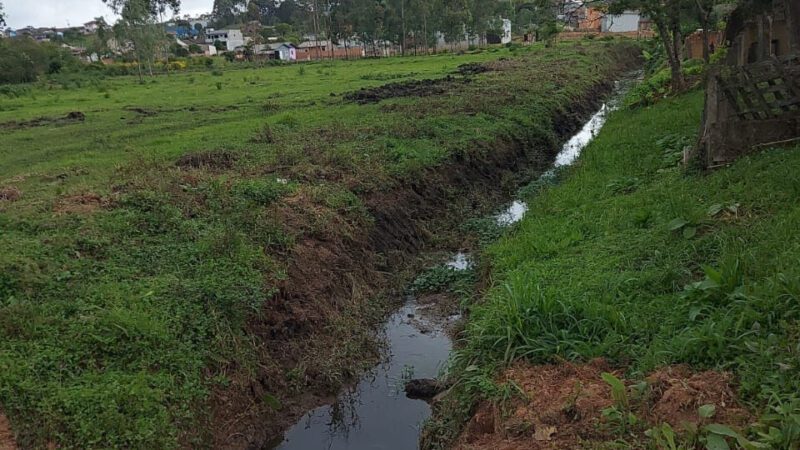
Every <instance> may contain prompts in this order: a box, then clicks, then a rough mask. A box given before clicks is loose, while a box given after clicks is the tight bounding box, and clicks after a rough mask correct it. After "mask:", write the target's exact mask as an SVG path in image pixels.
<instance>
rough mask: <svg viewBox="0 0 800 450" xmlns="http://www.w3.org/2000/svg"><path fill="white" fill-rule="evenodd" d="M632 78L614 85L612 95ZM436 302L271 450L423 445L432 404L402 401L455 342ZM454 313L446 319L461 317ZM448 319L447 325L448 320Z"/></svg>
mask: <svg viewBox="0 0 800 450" xmlns="http://www.w3.org/2000/svg"><path fill="white" fill-rule="evenodd" d="M634 80H635V77H630V79H629V80H627V81H623V82H617V88H616V90H615V96H614V97H615V98H616V99H621V98H622V93H624V91H625V89H627V87H628V86H630V84H631V83H632V82H633V81H634ZM614 109H616V104H615V103H614V102H613V101H612V102H609V103H607V104H604V105H603V107H602V108H600V110H599V111H598V112H597V113H595V115H594V116H592V118H591V119H590V120H589V121H588V122H587V123H586V124H585V125H584V126H583V128H582V129H581V130H580V131H579V132H578V133H577V134H575V136H573V137H572V138H571V139H570V140H569V141H568V142H567V143H566V144H564V147H563V148H562V149H561V152H559V154H558V156H557V157H556V160H555V162H554V164H553V169H551V170H549V171H547V172H545V173H544V174H543V175H542V176H541V177H540V179H547V178H553V177H555V175H556V169H557V168H559V167H564V166H568V165H570V164H573V163H574V162H575V161H576V160H577V159H578V157H579V156H580V154H581V152H582V151H583V149H584V148H586V146H587V145H588V144H589V143H590V142H591V141H592V140H593V139H594V138H595V136H597V134H598V132H599V131H600V129H601V128H602V127H603V125H604V124H605V122H606V119H607V118H608V113H609V112H611V111H613V110H614ZM527 210H528V205H527V204H526V203H525V202H523V201H520V200H515V201H513V202H512V203H511V204H510V205H508V206H507V207H506V208H505V209H504V210H503V211H501V212H500V213H499V214H497V215H496V216H495V219H496V220H497V223H498V225H500V226H510V225H512V224H514V223H516V222H519V221H520V220H522V218H523V217H524V216H525V213H526V212H527ZM445 264H446V265H447V266H448V267H451V268H453V269H455V270H469V269H471V268H472V267H473V264H474V262H473V260H472V258H471V257H470V255H469V254H466V253H461V252H459V253H456V254H455V255H453V257H452V258H451V259H450V260H449V261H447V262H446V263H445ZM430 306H431V305H418V304H417V303H416V301H415V299H413V298H411V299H409V300H408V301H407V303H406V305H405V306H403V307H402V308H401V309H400V310H399V311H397V312H396V313H394V314H393V315H392V316H391V317H390V318H389V320H388V321H387V322H386V324H385V325H384V328H383V332H384V335H385V336H386V342H387V345H388V352H387V358H386V360H385V362H384V363H383V364H381V365H380V366H378V367H376V368H375V369H373V370H372V371H370V372H369V373H368V374H367V375H365V376H364V377H362V378H361V381H360V382H359V383H358V384H357V385H356V386H355V387H352V388H350V389H347V390H346V391H344V392H342V393H340V394H339V396H338V397H337V401H336V403H334V404H333V405H327V406H322V407H320V408H317V409H315V410H313V411H310V412H308V413H306V415H304V416H303V418H302V419H300V421H299V422H298V423H297V424H295V425H294V426H293V427H292V428H290V429H289V430H288V431H287V432H286V433H285V434H284V438H283V441H281V442H280V443H277V445H272V446H268V448H272V449H279V450H307V449H329V450H336V449H376V450H408V449H415V448H417V447H418V445H419V444H418V443H419V434H420V430H421V428H422V425H423V423H424V421H425V420H427V419H428V417H430V414H431V409H430V406H429V405H428V404H427V403H426V402H424V401H422V400H413V399H409V398H407V397H406V396H405V392H404V384H405V381H407V380H410V379H414V378H435V377H436V376H437V375H438V374H439V370H440V369H441V366H442V365H443V364H444V363H445V362H446V361H447V358H448V357H449V354H450V350H451V348H452V342H451V341H450V339H449V338H448V336H447V333H445V332H444V331H443V328H444V327H445V326H446V325H447V324H446V323H441V322H440V321H437V320H426V319H425V318H424V317H425V315H424V314H421V313H422V312H423V311H425V310H426V309H427V308H430ZM457 318H458V316H452V317H450V318H449V319H448V320H446V321H450V320H454V319H457ZM446 321H445V322H446Z"/></svg>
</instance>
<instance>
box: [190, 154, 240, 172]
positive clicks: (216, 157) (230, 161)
mask: <svg viewBox="0 0 800 450" xmlns="http://www.w3.org/2000/svg"><path fill="white" fill-rule="evenodd" d="M238 160H239V155H237V154H236V153H233V152H229V151H226V150H217V151H211V152H198V153H187V154H186V155H183V156H181V157H180V158H178V160H177V161H175V165H176V166H178V167H180V168H182V169H231V168H233V165H234V164H235V163H236V161H238Z"/></svg>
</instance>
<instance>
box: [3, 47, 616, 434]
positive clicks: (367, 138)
mask: <svg viewBox="0 0 800 450" xmlns="http://www.w3.org/2000/svg"><path fill="white" fill-rule="evenodd" d="M616 48H618V47H616V46H615V44H612V43H604V42H598V43H584V44H578V45H575V44H565V45H561V46H558V47H556V48H552V49H545V48H544V47H538V46H534V47H531V48H526V49H492V50H488V51H483V52H479V53H475V54H466V55H458V56H454V55H441V56H435V57H425V58H395V59H385V60H363V61H355V62H335V63H318V64H304V65H294V66H284V67H266V68H260V69H241V70H228V71H225V72H218V71H214V72H196V73H186V74H173V75H171V76H169V77H167V76H161V77H157V78H155V79H152V80H147V82H146V83H144V84H138V83H137V82H136V81H135V79H133V78H108V79H99V80H84V81H80V80H78V81H72V82H70V83H68V84H66V85H60V84H51V83H47V82H42V83H40V84H36V85H31V86H29V89H28V90H27V92H26V93H23V95H22V96H19V97H15V96H9V97H8V98H0V129H1V130H2V133H0V248H2V249H3V251H2V252H0V409H2V412H3V413H5V414H6V415H7V416H8V417H9V418H10V420H11V423H12V426H13V429H14V431H15V433H16V434H17V439H18V441H19V443H20V444H21V445H23V446H25V447H43V446H46V445H47V444H48V443H52V442H55V443H57V444H58V445H59V446H62V447H65V448H109V447H125V448H172V447H176V446H179V445H183V446H203V445H212V444H215V443H216V444H220V442H219V441H217V440H216V439H217V436H216V434H215V433H216V431H215V429H216V428H222V427H223V426H224V427H229V428H223V431H224V432H225V433H226V434H224V436H223V437H226V436H229V435H231V434H236V431H237V430H236V429H234V428H233V427H235V426H236V424H238V423H241V422H246V420H244V419H242V417H227V416H226V417H224V419H225V423H217V422H215V421H213V418H215V417H218V415H219V414H221V413H219V410H226V409H236V408H241V409H242V410H243V411H242V412H241V413H242V414H243V415H245V414H255V413H253V411H256V412H259V413H260V412H261V411H263V410H279V409H282V406H283V409H284V411H282V412H279V413H277V412H274V411H273V416H281V417H282V419H281V418H280V417H279V418H277V419H275V420H276V421H280V420H283V421H286V420H287V418H288V417H289V416H290V413H289V412H285V410H286V408H287V405H289V404H291V402H292V399H293V398H295V397H298V396H300V395H302V394H304V393H307V392H308V391H312V390H321V391H322V392H323V393H325V392H327V393H330V392H331V391H332V390H335V389H336V388H337V387H338V386H339V385H340V384H341V383H343V382H346V381H347V380H348V379H349V378H348V377H352V376H353V374H354V373H357V370H358V364H359V361H361V362H362V363H363V360H364V359H365V358H364V356H363V353H364V352H365V351H366V350H365V348H367V347H369V346H371V345H373V342H372V341H371V339H370V338H369V337H368V334H369V333H368V331H369V325H371V324H372V323H374V317H375V315H380V314H381V313H382V312H383V311H385V307H386V305H385V304H383V303H381V302H371V303H370V302H367V301H365V300H363V299H362V300H360V303H359V302H354V301H351V300H350V297H351V296H352V297H353V298H356V297H357V293H360V292H361V289H362V287H361V286H362V284H363V283H362V284H359V283H358V282H357V281H359V280H355V281H353V280H350V281H351V283H350V284H342V286H343V288H341V286H339V288H340V289H338V290H333V287H337V286H338V285H336V284H334V283H333V281H331V280H328V281H327V283H328V284H325V283H323V281H325V280H322V281H320V279H332V278H336V279H343V280H348V279H349V278H348V277H350V278H352V277H359V276H360V277H362V278H364V279H369V278H380V277H383V276H384V275H383V274H381V273H378V272H375V269H374V268H372V269H370V268H366V269H364V271H363V273H361V272H358V273H357V272H355V271H354V272H352V273H349V274H348V273H344V274H343V273H340V272H337V270H338V271H342V270H344V271H347V270H348V267H347V266H342V267H340V266H339V263H338V262H337V261H339V260H337V259H336V257H339V256H341V255H342V254H349V253H348V248H347V247H348V246H362V247H364V246H366V245H367V243H366V242H365V241H366V240H367V239H366V236H367V234H368V230H370V228H371V227H372V226H373V219H372V212H371V211H369V210H368V209H367V208H366V206H365V204H364V201H363V199H364V198H366V197H368V196H369V195H371V194H374V193H376V192H385V191H391V190H392V189H394V188H395V187H397V186H398V185H400V184H401V181H402V180H415V179H417V180H424V179H425V176H426V175H425V173H426V170H428V169H430V168H432V167H436V166H437V165H439V164H441V163H442V162H444V161H447V160H451V159H452V158H454V157H456V156H457V155H460V158H461V159H464V158H467V159H469V158H473V157H478V156H480V155H479V153H481V152H492V151H494V150H493V145H495V143H496V142H498V141H502V142H521V143H526V142H527V143H540V144H541V145H542V147H541V148H539V149H538V150H536V149H533V148H532V149H531V151H544V150H545V149H546V150H547V151H550V150H551V149H552V146H553V144H554V143H555V141H556V138H557V137H556V133H555V131H554V124H553V122H552V118H553V117H554V116H555V115H557V114H566V113H567V110H569V106H570V105H571V104H572V103H575V102H579V101H581V99H585V98H586V97H587V96H588V95H590V94H591V92H592V90H593V89H595V88H596V87H597V86H598V85H599V84H601V83H602V82H603V81H606V80H608V78H609V77H611V76H612V74H613V72H614V69H615V68H614V64H615V63H614V58H613V57H612V56H613V50H614V49H616ZM467 63H488V66H489V68H490V69H491V70H490V71H488V72H485V73H480V74H477V75H470V74H467V75H464V73H455V74H453V73H454V72H456V71H457V69H458V67H459V66H461V65H463V64H467ZM461 72H465V71H463V70H462V71H461ZM451 74H452V75H451ZM448 75H450V76H451V78H450V79H445V80H440V81H437V82H435V83H433V86H432V87H431V86H427V87H426V86H425V85H424V83H423V84H420V85H412V86H417V87H416V89H417V90H415V91H414V92H413V95H411V96H397V95H398V94H397V92H396V89H398V88H397V86H395V87H390V88H389V89H388V94H386V93H384V94H382V95H384V97H386V98H385V99H383V100H382V101H380V102H378V103H368V104H359V103H357V102H354V101H350V100H348V99H347V98H345V97H344V96H343V94H344V93H347V92H351V91H356V90H358V89H360V88H363V87H376V86H382V85H385V84H387V83H393V82H406V81H410V80H416V79H425V78H433V79H441V78H444V77H446V76H448ZM78 84H80V86H78ZM404 86H408V84H406V85H404ZM348 98H349V97H348ZM71 112H76V113H77V112H80V113H81V114H83V116H81V115H79V114H73V115H72V116H71V118H67V115H68V114H69V113H71ZM81 118H84V120H80V119H81ZM457 194H458V193H457V192H454V193H453V195H457ZM334 244H336V245H338V247H337V246H336V245H334ZM364 251H367V250H364ZM320 255H322V256H324V257H327V258H328V259H325V258H324V257H321V256H320ZM355 255H356V256H352V257H351V258H350V259H351V260H355V259H359V255H360V254H357V253H355ZM305 264H308V265H310V266H315V265H316V266H320V265H322V266H325V267H321V268H319V271H318V272H313V271H307V272H306V271H304V267H305ZM361 264H362V265H363V264H365V263H364V262H362V263H361ZM359 273H361V274H360V275H359ZM293 291H299V292H300V294H296V295H294V296H293V295H291V292H293ZM357 291H358V292H357ZM364 292H365V294H363V295H362V296H364V297H367V296H368V295H367V294H370V295H372V294H377V293H376V292H372V291H369V290H368V289H364ZM309 297H313V298H309ZM372 298H374V297H372ZM323 337H324V339H323ZM317 338H319V339H317ZM298 340H303V342H304V343H303V344H302V345H300V344H297V345H295V341H298ZM317 341H318V342H317ZM315 342H317V343H315ZM254 380H257V382H256V381H254ZM231 392H234V393H238V395H240V396H239V397H237V396H236V395H234V394H231ZM226 402H227V403H226ZM251 402H252V404H251ZM220 405H222V406H220ZM226 405H229V406H230V408H228V407H227V406H226ZM236 413H237V414H238V411H237V412H236ZM222 415H223V416H224V414H222ZM259 417H260V419H259V420H261V422H260V425H259V426H258V427H257V428H258V429H259V430H261V432H263V430H264V429H268V430H269V431H272V432H274V431H277V430H276V427H278V426H279V425H280V424H279V423H278V422H276V423H275V424H273V425H270V422H269V420H266V422H265V419H264V418H263V417H261V416H259ZM254 420H255V419H254ZM219 422H223V421H222V420H220V421H219ZM231 424H233V425H231ZM231 429H233V431H231ZM239 434H242V433H239Z"/></svg>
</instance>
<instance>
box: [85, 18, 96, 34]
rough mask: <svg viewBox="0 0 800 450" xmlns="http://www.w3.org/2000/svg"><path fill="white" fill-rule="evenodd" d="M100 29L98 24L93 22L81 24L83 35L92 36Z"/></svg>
mask: <svg viewBox="0 0 800 450" xmlns="http://www.w3.org/2000/svg"><path fill="white" fill-rule="evenodd" d="M98 28H100V22H98V21H96V20H93V21H91V22H86V23H85V24H83V34H94V33H97V29H98Z"/></svg>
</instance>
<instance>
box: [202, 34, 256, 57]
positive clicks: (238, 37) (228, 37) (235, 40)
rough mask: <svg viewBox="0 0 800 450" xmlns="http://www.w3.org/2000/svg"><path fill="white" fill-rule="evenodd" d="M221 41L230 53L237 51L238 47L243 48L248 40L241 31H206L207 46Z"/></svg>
mask: <svg viewBox="0 0 800 450" xmlns="http://www.w3.org/2000/svg"><path fill="white" fill-rule="evenodd" d="M216 41H220V42H222V43H223V44H225V49H226V50H228V51H229V52H232V51H234V50H236V47H242V46H244V45H246V44H247V42H248V40H247V39H245V37H244V35H243V34H242V32H241V31H240V30H236V29H230V30H207V31H206V44H212V45H213V44H214V43H215V42H216Z"/></svg>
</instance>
